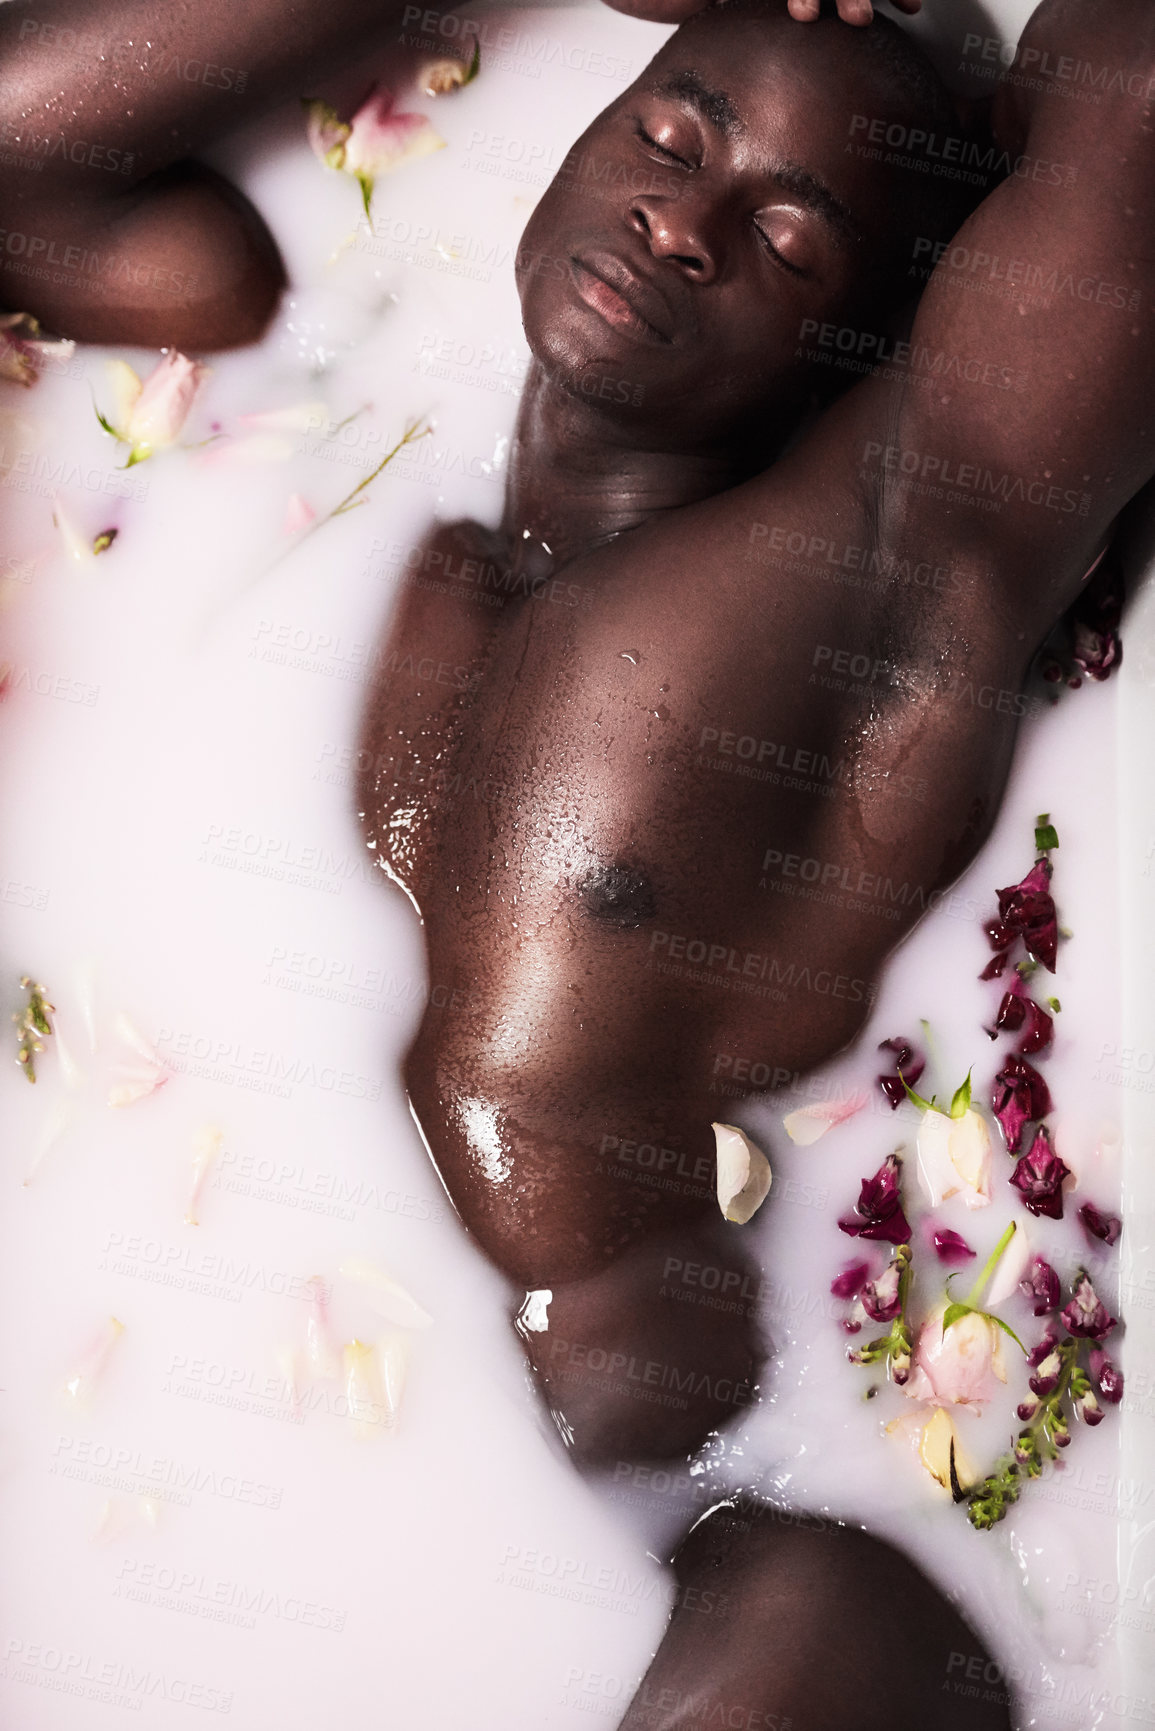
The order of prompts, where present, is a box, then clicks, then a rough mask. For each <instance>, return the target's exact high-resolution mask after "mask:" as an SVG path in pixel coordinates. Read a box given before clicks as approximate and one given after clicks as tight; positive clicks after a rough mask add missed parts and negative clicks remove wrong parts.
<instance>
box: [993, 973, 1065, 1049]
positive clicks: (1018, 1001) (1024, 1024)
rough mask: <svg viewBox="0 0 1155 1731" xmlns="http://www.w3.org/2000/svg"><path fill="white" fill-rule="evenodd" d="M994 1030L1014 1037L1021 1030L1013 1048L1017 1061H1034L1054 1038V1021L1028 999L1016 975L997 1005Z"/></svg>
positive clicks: (1031, 999)
mask: <svg viewBox="0 0 1155 1731" xmlns="http://www.w3.org/2000/svg"><path fill="white" fill-rule="evenodd" d="M995 1030H996V1032H998V1033H1000V1034H1017V1033H1018V1032H1019V1031H1020V1030H1022V1036H1023V1037H1022V1039H1021V1040H1020V1041H1019V1043H1018V1045H1017V1046H1016V1047H1015V1050H1016V1052H1017V1053H1018V1054H1019V1056H1020V1057H1033V1056H1034V1055H1035V1053H1036V1052H1042V1051H1044V1050H1045V1049H1046V1047H1048V1046H1049V1045H1050V1043H1051V1041H1052V1039H1053V1038H1054V1033H1055V1023H1054V1020H1053V1018H1052V1017H1051V1016H1049V1015H1048V1014H1047V1012H1046V1010H1044V1009H1041V1008H1040V1007H1039V1005H1038V1004H1036V1002H1035V1000H1034V999H1033V998H1030V997H1028V996H1027V992H1026V988H1025V987H1024V985H1023V983H1022V980H1021V979H1020V977H1019V975H1018V974H1014V975H1012V978H1011V984H1010V987H1009V988H1008V990H1007V992H1006V993H1005V995H1004V997H1003V1001H1002V1003H1001V1004H1000V1005H999V1013H998V1015H997V1016H996V1017H995Z"/></svg>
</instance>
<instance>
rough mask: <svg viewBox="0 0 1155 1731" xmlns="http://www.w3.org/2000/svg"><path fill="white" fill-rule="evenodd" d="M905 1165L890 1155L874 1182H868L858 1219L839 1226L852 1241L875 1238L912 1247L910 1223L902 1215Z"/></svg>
mask: <svg viewBox="0 0 1155 1731" xmlns="http://www.w3.org/2000/svg"><path fill="white" fill-rule="evenodd" d="M901 1177H902V1161H901V1160H900V1159H899V1157H898V1155H897V1154H888V1155H887V1157H886V1159H885V1160H884V1161H883V1162H882V1165H881V1166H880V1167H879V1168H878V1171H877V1172H876V1173H875V1174H874V1177H873V1178H864V1179H863V1180H862V1188H861V1189H860V1191H859V1193H858V1201H857V1202H856V1203H855V1205H854V1215H853V1216H847V1218H846V1219H845V1220H840V1221H839V1222H838V1225H839V1228H840V1229H841V1231H843V1232H845V1233H848V1234H849V1236H850V1237H851V1238H871V1239H876V1240H881V1241H883V1242H884V1243H887V1244H909V1243H910V1222H909V1220H908V1219H907V1218H906V1215H905V1214H904V1213H903V1211H902V1192H901V1189H900V1182H901Z"/></svg>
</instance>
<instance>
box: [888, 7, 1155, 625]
mask: <svg viewBox="0 0 1155 1731" xmlns="http://www.w3.org/2000/svg"><path fill="white" fill-rule="evenodd" d="M1153 115H1155V6H1152V4H1151V0H1044V3H1043V4H1042V5H1041V6H1040V7H1039V8H1038V10H1037V11H1036V12H1035V14H1034V15H1033V17H1032V19H1031V21H1030V23H1029V25H1028V27H1027V29H1026V31H1025V32H1024V35H1023V39H1022V41H1021V43H1020V45H1019V52H1018V57H1017V59H1016V62H1015V65H1014V66H1013V67H1012V68H1011V69H1010V71H1009V72H1008V73H1007V75H1006V76H1005V79H1004V83H1003V85H1002V87H1001V89H1000V92H999V96H998V99H997V102H996V107H995V125H996V133H997V136H998V139H999V144H1000V147H1001V148H1004V149H1005V150H1006V151H1007V153H1008V156H1009V159H1010V162H1011V164H1012V172H1011V173H1010V175H1009V177H1008V179H1007V180H1006V181H1005V182H1004V183H1003V184H1002V185H1001V186H1000V187H999V188H998V189H997V190H996V191H995V192H994V193H992V194H991V196H990V197H988V198H987V199H986V200H985V201H984V203H983V204H982V205H981V206H980V208H979V209H978V210H977V211H976V212H975V214H974V215H973V216H972V217H971V218H970V220H969V221H968V222H967V223H966V224H965V225H964V227H963V228H962V229H961V230H960V231H959V233H958V234H957V235H956V237H955V239H954V240H953V242H951V243H950V244H949V245H938V246H935V245H933V243H931V242H930V241H929V240H928V241H925V242H921V243H916V250H921V251H922V252H923V254H924V255H926V256H928V257H929V261H930V262H933V264H934V269H933V274H932V275H931V277H930V281H929V283H928V286H927V289H926V291H925V293H924V295H923V298H922V301H921V303H920V305H919V308H918V313H917V316H916V320H915V325H914V331H913V335H912V346H913V352H914V354H915V355H916V356H917V355H919V354H930V355H935V356H945V357H946V358H947V359H948V360H949V358H950V357H951V356H957V357H975V356H978V357H981V358H982V359H984V360H985V361H987V362H988V363H989V369H984V368H982V367H978V368H973V367H967V368H963V367H962V366H961V365H960V366H959V367H958V368H955V369H952V368H950V367H949V366H944V367H943V369H942V381H941V382H939V381H938V380H936V381H935V383H934V386H933V388H932V389H917V388H915V386H914V385H913V384H908V385H906V386H905V387H900V389H899V395H898V400H897V402H896V403H894V404H892V407H891V413H890V416H889V430H888V431H887V433H886V434H885V435H881V436H880V437H879V438H878V439H876V440H875V441H874V442H873V444H872V445H871V447H870V448H869V449H868V450H866V451H864V452H862V453H860V459H862V466H863V468H864V471H865V473H866V475H867V477H868V480H869V484H870V488H871V493H872V497H873V499H874V501H875V506H876V509H877V513H878V515H877V521H878V524H879V533H880V536H881V539H882V540H883V542H884V544H885V545H886V546H887V548H888V549H891V550H895V551H901V552H903V553H907V552H913V551H915V550H918V549H921V550H922V551H925V549H926V548H927V547H928V546H931V545H933V546H934V547H935V549H936V556H940V557H943V558H946V559H949V560H950V561H951V562H952V563H953V564H954V566H955V567H956V569H957V570H959V572H960V574H963V575H965V573H966V571H967V570H968V568H969V569H970V570H971V571H972V572H973V574H974V576H975V577H976V578H977V579H979V580H980V581H982V582H984V583H985V582H987V581H989V579H990V578H991V577H995V578H997V580H998V582H997V588H998V592H999V594H1000V596H1001V597H1003V598H1005V601H1006V603H1007V607H1008V609H1009V614H1008V619H1013V620H1014V621H1015V622H1016V623H1017V624H1018V625H1019V627H1020V629H1021V630H1022V631H1025V632H1027V633H1028V634H1029V633H1030V632H1031V631H1034V630H1037V635H1036V638H1035V641H1036V642H1037V640H1038V636H1041V635H1042V632H1043V630H1044V629H1045V628H1046V626H1047V625H1049V623H1050V622H1051V620H1053V619H1054V618H1055V617H1056V616H1057V615H1058V614H1059V613H1060V612H1061V611H1062V610H1063V608H1064V607H1065V606H1066V605H1067V604H1068V602H1069V601H1070V599H1071V596H1072V594H1073V593H1074V591H1075V590H1076V589H1077V588H1078V585H1079V582H1080V580H1081V578H1082V576H1083V574H1084V573H1085V572H1086V570H1087V568H1088V566H1089V565H1090V563H1091V561H1092V560H1093V559H1094V557H1095V555H1096V554H1097V553H1098V551H1099V550H1100V549H1101V547H1102V545H1103V544H1104V541H1105V538H1106V536H1107V534H1108V532H1109V529H1110V526H1111V524H1112V522H1113V521H1114V519H1115V517H1116V516H1117V515H1118V513H1119V512H1120V510H1121V509H1122V508H1123V506H1124V505H1126V504H1127V503H1128V501H1129V500H1130V499H1131V498H1132V497H1133V496H1134V495H1135V494H1136V493H1137V492H1138V491H1139V490H1140V489H1141V488H1142V487H1143V486H1144V485H1145V483H1146V482H1147V481H1149V480H1150V479H1151V477H1152V475H1153V474H1155V118H1153ZM1007 377H1013V378H1014V379H1015V381H1016V389H1014V390H1013V391H1008V390H1005V389H997V390H996V389H994V388H993V387H992V385H991V382H990V381H991V380H992V379H994V380H998V381H1000V382H1001V381H1005V380H1006V378H1007ZM920 556H921V553H920Z"/></svg>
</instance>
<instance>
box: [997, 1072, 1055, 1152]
mask: <svg viewBox="0 0 1155 1731" xmlns="http://www.w3.org/2000/svg"><path fill="white" fill-rule="evenodd" d="M991 1110H992V1112H993V1113H994V1115H995V1117H996V1118H997V1119H998V1121H999V1123H1000V1125H1001V1126H1002V1132H1003V1137H1004V1139H1005V1141H1006V1144H1007V1152H1008V1153H1009V1154H1017V1153H1018V1151H1019V1148H1020V1146H1021V1144H1022V1140H1023V1127H1024V1125H1026V1124H1030V1123H1033V1122H1035V1121H1036V1120H1037V1119H1039V1118H1045V1117H1046V1115H1047V1113H1048V1112H1049V1111H1050V1110H1051V1095H1050V1091H1049V1089H1048V1088H1047V1084H1046V1083H1045V1082H1044V1081H1043V1078H1042V1077H1041V1076H1040V1075H1039V1072H1038V1071H1037V1070H1036V1069H1034V1068H1033V1066H1032V1065H1030V1064H1028V1063H1027V1061H1026V1059H1025V1058H1019V1057H1014V1056H1012V1057H1010V1058H1008V1059H1007V1060H1006V1062H1005V1063H1004V1065H1003V1067H1002V1069H1001V1070H1000V1071H999V1073H998V1075H997V1076H996V1077H995V1082H994V1087H993V1089H992V1091H991Z"/></svg>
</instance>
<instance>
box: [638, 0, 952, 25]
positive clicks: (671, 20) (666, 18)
mask: <svg viewBox="0 0 1155 1731" xmlns="http://www.w3.org/2000/svg"><path fill="white" fill-rule="evenodd" d="M891 3H892V5H893V6H894V7H895V8H896V10H897V11H899V12H906V13H910V14H913V13H915V12H917V11H918V10H919V9H920V7H921V6H922V0H891ZM716 4H717V0H606V5H607V6H612V7H613V9H614V11H615V12H628V13H629V15H630V17H631V18H646V19H648V20H649V21H650V23H652V24H682V23H684V22H685V20H686V19H687V18H692V17H693V15H694V13H695V12H704V11H705V9H706V7H707V6H711V5H716ZM837 6H838V16H839V17H840V18H841V19H842V21H843V23H844V24H869V23H870V20H871V19H872V18H873V17H874V7H873V6H872V4H871V0H837ZM786 9H787V11H788V12H789V14H790V16H791V18H797V20H798V22H799V23H800V24H812V23H813V22H814V20H815V19H816V18H817V17H818V15H819V12H820V11H821V9H822V0H787V7H786Z"/></svg>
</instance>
